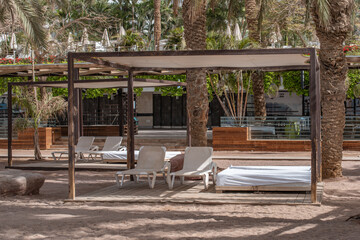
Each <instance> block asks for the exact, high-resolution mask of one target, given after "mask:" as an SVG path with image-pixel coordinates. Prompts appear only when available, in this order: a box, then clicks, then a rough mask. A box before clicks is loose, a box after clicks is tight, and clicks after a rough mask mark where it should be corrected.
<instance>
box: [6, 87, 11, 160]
mask: <svg viewBox="0 0 360 240" xmlns="http://www.w3.org/2000/svg"><path fill="white" fill-rule="evenodd" d="M7 97H8V104H7V105H8V107H7V108H8V167H11V166H12V85H11V83H8V95H7Z"/></svg>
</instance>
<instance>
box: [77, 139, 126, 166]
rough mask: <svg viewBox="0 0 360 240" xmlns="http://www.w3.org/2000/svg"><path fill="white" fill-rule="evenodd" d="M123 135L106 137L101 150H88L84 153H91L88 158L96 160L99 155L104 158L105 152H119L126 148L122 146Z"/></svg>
mask: <svg viewBox="0 0 360 240" xmlns="http://www.w3.org/2000/svg"><path fill="white" fill-rule="evenodd" d="M122 139H123V138H122V137H118V136H115V137H106V140H105V143H104V147H103V148H102V149H101V150H100V151H86V152H82V153H87V154H89V156H88V159H90V158H91V159H92V160H95V159H96V157H97V156H100V158H101V160H102V161H103V160H104V154H108V155H109V154H110V155H111V154H117V153H118V152H119V151H120V150H121V149H123V148H124V149H126V148H125V147H123V146H121V142H122Z"/></svg>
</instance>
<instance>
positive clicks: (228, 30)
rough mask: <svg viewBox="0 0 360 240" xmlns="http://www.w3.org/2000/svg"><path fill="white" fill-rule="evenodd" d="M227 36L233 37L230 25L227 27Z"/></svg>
mask: <svg viewBox="0 0 360 240" xmlns="http://www.w3.org/2000/svg"><path fill="white" fill-rule="evenodd" d="M226 36H227V37H231V28H230V25H229V24H228V25H227V27H226Z"/></svg>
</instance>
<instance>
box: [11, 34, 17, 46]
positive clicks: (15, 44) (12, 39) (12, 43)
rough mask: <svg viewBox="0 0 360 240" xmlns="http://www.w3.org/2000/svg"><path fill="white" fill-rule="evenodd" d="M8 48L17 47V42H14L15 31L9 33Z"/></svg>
mask: <svg viewBox="0 0 360 240" xmlns="http://www.w3.org/2000/svg"><path fill="white" fill-rule="evenodd" d="M10 48H11V49H17V42H16V36H15V33H12V34H11V40H10Z"/></svg>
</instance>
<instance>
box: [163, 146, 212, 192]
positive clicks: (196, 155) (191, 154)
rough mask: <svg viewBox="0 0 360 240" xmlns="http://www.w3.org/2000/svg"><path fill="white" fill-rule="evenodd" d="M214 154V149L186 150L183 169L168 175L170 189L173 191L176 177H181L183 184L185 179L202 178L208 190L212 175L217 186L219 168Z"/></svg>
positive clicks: (195, 148)
mask: <svg viewBox="0 0 360 240" xmlns="http://www.w3.org/2000/svg"><path fill="white" fill-rule="evenodd" d="M212 153H213V149H212V147H187V148H186V149H185V156H184V165H183V169H182V170H180V171H177V172H173V173H168V178H169V179H168V184H169V189H173V187H174V182H175V177H176V176H179V177H180V181H181V184H183V183H184V178H185V177H197V176H201V177H202V179H203V181H204V188H205V189H208V186H209V175H210V174H211V175H212V179H213V183H214V184H215V181H216V170H217V166H216V163H214V162H213V161H212ZM170 178H171V179H170Z"/></svg>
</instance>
